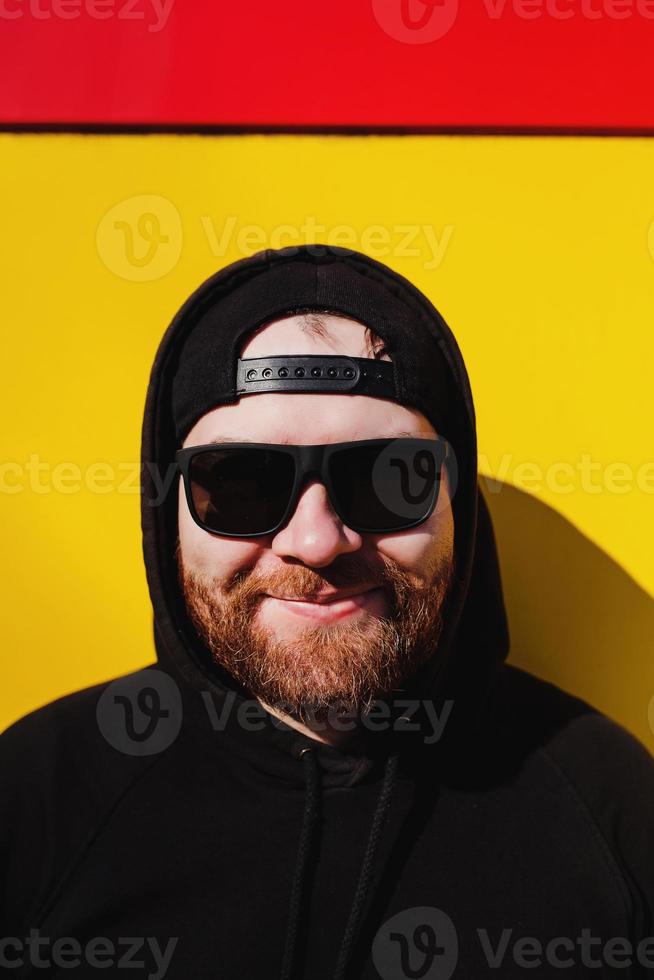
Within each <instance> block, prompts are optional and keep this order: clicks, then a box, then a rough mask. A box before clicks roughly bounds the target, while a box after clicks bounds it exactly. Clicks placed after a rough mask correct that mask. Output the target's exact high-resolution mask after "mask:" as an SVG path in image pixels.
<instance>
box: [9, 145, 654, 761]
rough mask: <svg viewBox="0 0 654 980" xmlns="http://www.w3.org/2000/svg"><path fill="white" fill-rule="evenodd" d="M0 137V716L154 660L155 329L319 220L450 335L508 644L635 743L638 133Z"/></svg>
mask: <svg viewBox="0 0 654 980" xmlns="http://www.w3.org/2000/svg"><path fill="white" fill-rule="evenodd" d="M0 159H1V161H2V167H1V168H0V185H1V192H2V198H1V200H2V225H3V235H2V236H0V250H1V255H0V262H1V270H2V297H3V303H2V317H3V320H4V323H3V328H2V334H3V357H2V360H3V365H4V367H3V378H2V386H1V387H0V399H1V400H2V405H1V411H2V418H3V426H2V432H3V448H2V453H1V458H2V461H3V463H2V486H3V492H1V493H0V503H1V506H2V534H3V541H4V554H3V562H2V569H1V573H0V574H1V575H2V614H3V616H2V618H3V663H2V683H1V684H0V725H2V726H4V725H5V724H8V723H9V722H11V721H12V720H14V719H15V718H17V717H19V716H20V715H22V714H24V713H25V712H27V711H28V710H30V709H32V708H35V707H37V706H38V705H40V704H43V703H44V702H46V701H48V700H51V699H52V698H54V697H57V696H59V695H61V694H64V693H67V692H69V691H72V690H75V689H77V688H80V687H84V686H87V685H89V684H92V683H96V682H98V681H102V680H105V679H107V678H110V677H112V676H115V675H117V674H120V673H123V672H126V671H128V670H131V669H133V668H137V667H139V666H141V665H144V664H146V663H149V662H151V661H152V659H153V656H154V654H153V647H152V641H151V626H150V607H149V600H148V596H147V590H146V584H145V575H144V571H143V568H142V558H141V545H140V527H139V497H138V490H137V485H136V483H135V480H134V477H135V475H136V470H137V465H138V458H139V438H140V424H141V415H142V410H143V401H144V396H145V389H146V384H147V378H148V372H149V369H150V365H151V362H152V358H153V356H154V352H155V350H156V347H157V344H158V341H159V338H160V336H161V333H162V331H163V329H164V328H165V326H166V325H167V323H168V321H169V319H170V317H171V316H172V314H173V313H174V311H175V310H176V309H177V307H178V305H179V304H180V303H181V302H182V301H183V300H184V299H185V298H186V296H187V295H188V294H189V292H190V291H191V290H192V289H193V288H194V287H195V286H196V285H197V284H198V283H199V282H200V281H201V280H202V279H204V278H205V277H206V276H207V275H208V274H210V273H211V272H213V271H214V270H216V269H217V268H219V267H221V266H223V265H224V264H226V263H227V262H230V261H232V260H234V259H236V258H239V257H241V256H242V255H245V254H250V253H251V252H253V251H257V250H258V249H259V248H261V247H263V246H265V245H273V246H278V245H285V244H293V243H297V242H298V241H300V240H303V241H307V240H308V241H312V240H313V241H315V240H319V241H320V240H322V241H324V240H329V241H332V242H334V243H336V244H345V245H348V244H349V245H352V246H354V247H357V248H361V249H362V250H363V251H367V252H369V253H370V254H371V255H373V256H375V257H378V258H380V259H381V260H382V261H386V262H388V264H389V265H391V266H392V267H394V268H395V269H397V270H398V271H399V272H402V273H403V274H404V275H406V276H408V277H409V278H410V279H412V280H413V281H414V282H415V283H416V284H417V285H418V286H420V287H421V288H422V289H423V290H424V291H425V292H426V293H427V294H428V295H429V296H430V297H431V298H432V299H433V300H434V302H435V303H436V305H437V306H438V307H439V308H440V309H441V311H442V312H443V314H444V315H445V317H446V318H447V319H448V321H449V322H450V324H451V326H452V327H453V329H454V332H455V334H456V335H457V337H458V338H459V341H460V344H461V347H462V350H463V354H464V356H465V358H466V361H467V364H468V367H469V371H470V375H471V380H472V385H473V391H474V393H475V399H476V406H477V414H478V426H479V441H480V467H481V470H482V472H484V473H486V474H491V475H492V476H494V477H495V478H496V480H495V481H490V482H488V483H487V484H486V486H485V492H486V496H487V499H488V501H489V503H490V506H491V509H492V513H493V516H494V519H495V522H496V528H497V534H498V538H499V539H500V554H501V560H502V566H503V572H504V575H505V587H506V592H507V600H508V606H509V613H510V620H511V627H512V634H513V641H514V649H513V652H512V655H511V659H512V660H513V661H514V662H516V663H519V664H521V665H523V666H526V667H527V668H529V669H532V670H533V671H534V672H535V673H537V674H539V675H540V676H543V677H546V678H549V679H552V680H554V681H555V682H556V683H559V684H560V685H562V686H563V687H565V688H567V689H569V690H571V691H573V692H575V693H578V694H580V695H581V696H583V697H586V698H588V699H590V700H591V701H592V702H593V703H595V704H596V705H597V706H598V707H600V708H602V709H604V710H606V711H607V712H608V713H610V714H612V715H613V716H614V717H615V718H617V719H618V720H619V721H621V722H622V723H623V724H625V725H626V726H627V727H629V728H630V729H631V730H632V731H634V732H635V733H637V734H638V735H639V736H640V738H641V739H643V741H645V742H646V743H647V744H648V745H649V747H650V748H651V749H654V734H653V732H652V728H651V727H650V720H649V718H648V713H649V715H650V716H651V721H652V725H654V705H653V706H652V708H651V709H650V699H651V698H652V696H653V695H654V657H653V656H652V654H653V653H654V600H653V596H654V560H653V559H652V539H653V536H654V445H653V440H652V418H653V413H652V378H653V377H654V336H653V329H654V318H653V316H652V312H653V307H654V303H653V299H654V225H653V224H652V222H653V221H654V182H653V181H652V173H653V172H654V142H652V141H647V140H640V139H599V138H598V139H596V138H592V139H570V138H557V139H541V138H539V139H530V138H495V137H493V138H490V137H489V138H487V137H482V138H466V137H408V138H395V137H356V138H342V137H286V136H284V137H279V136H271V137H264V136H254V137H215V138H206V137H194V136H188V137H173V136H139V137H116V136H106V137H105V136H102V137H100V136H49V135H48V136H32V135H22V136H19V135H10V134H6V135H2V136H0ZM139 222H140V225H139ZM282 226H289V227H286V228H284V227H282ZM316 226H318V227H317V228H316ZM319 226H323V227H322V228H321V227H319ZM139 228H140V232H141V233H142V234H139ZM314 228H315V229H316V230H315V231H312V229H314ZM144 236H145V237H144ZM276 236H277V237H276ZM164 239H165V240H164ZM30 463H31V471H30V469H28V465H29V464H30ZM62 464H69V465H67V466H65V465H62ZM93 464H101V466H100V467H98V466H95V468H93ZM525 464H530V466H531V469H529V466H528V467H526V468H525ZM37 466H39V467H40V471H38V472H37ZM102 467H104V469H102ZM102 477H104V482H103V480H102ZM498 481H499V482H498ZM15 487H18V490H17V492H13V490H12V488H15ZM103 487H104V492H100V490H101V489H102V488H103ZM65 491H67V492H65Z"/></svg>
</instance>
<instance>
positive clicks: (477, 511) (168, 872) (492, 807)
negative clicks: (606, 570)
mask: <svg viewBox="0 0 654 980" xmlns="http://www.w3.org/2000/svg"><path fill="white" fill-rule="evenodd" d="M142 462H143V470H142V473H143V491H144V492H143V498H142V525H143V547H144V557H145V564H146V570H147V576H148V584H149V588H150V594H151V598H152V603H153V608H154V635H155V643H156V650H157V658H158V663H157V665H156V667H150V668H146V669H144V670H142V671H137V672H135V673H134V674H131V675H129V676H127V677H124V678H119V679H118V680H116V681H113V682H112V683H110V684H104V685H98V686H96V687H94V688H91V689H88V690H85V691H80V692H77V693H76V694H73V695H70V696H68V697H66V698H63V699H60V700H59V701H57V702H54V703H53V704H51V705H49V706H47V707H45V708H42V709H40V710H39V711H36V712H34V713H32V714H31V715H29V716H28V717H26V718H24V719H22V720H21V721H20V722H18V723H17V724H16V725H14V726H12V728H10V729H9V730H8V732H6V733H5V735H4V736H3V739H2V740H1V743H0V744H2V765H3V775H2V786H3V790H4V801H3V810H4V814H3V837H2V848H3V850H2V860H3V874H4V897H3V908H2V935H3V936H4V937H8V940H9V942H8V943H6V944H5V946H4V947H0V949H1V951H2V955H3V956H4V958H5V965H6V964H7V963H8V964H9V965H10V966H11V965H16V964H17V963H18V961H19V960H20V961H21V963H22V964H23V968H27V970H28V972H29V970H34V971H36V970H37V969H38V966H36V965H34V954H35V947H38V948H37V950H36V952H37V955H38V956H41V958H42V960H46V959H47V962H48V964H49V968H50V970H51V971H52V973H51V974H50V975H59V974H61V975H63V974H64V972H66V973H67V975H70V970H71V969H73V968H74V967H78V968H79V969H81V971H82V975H83V976H87V975H88V976H92V975H94V973H92V972H91V968H92V967H93V968H95V967H98V966H102V968H105V969H107V970H112V972H110V973H107V975H114V974H113V970H115V971H117V970H118V969H120V968H121V966H125V967H127V966H132V967H133V968H134V963H135V962H136V963H140V967H138V968H139V969H140V970H141V972H142V974H143V975H149V976H157V977H160V976H164V975H166V976H168V977H175V978H184V980H187V978H192V977H198V978H206V977H210V976H211V977H221V978H225V980H231V978H237V977H238V978H243V977H246V978H272V977H281V978H291V977H293V978H299V977H304V978H311V980H320V978H327V977H330V978H332V977H333V978H341V980H342V978H346V977H353V978H354V977H364V978H373V977H382V978H383V980H387V978H388V980H391V978H392V980H396V978H409V977H423V978H424V977H427V978H435V977H438V978H439V980H443V978H447V977H450V976H457V977H463V978H471V977H475V978H480V977H495V976H501V977H502V978H515V977H523V976H524V975H525V971H529V970H531V972H532V974H533V973H535V974H536V975H539V976H558V975H559V972H558V971H560V970H563V969H567V970H568V971H570V972H569V975H573V976H575V977H578V976H586V975H588V976H594V977H602V976H612V975H613V974H614V972H615V970H616V969H620V970H621V976H624V977H636V976H648V975H652V971H653V970H654V917H653V909H654V842H653V837H654V763H653V762H652V759H651V757H650V756H649V754H648V753H647V752H646V750H645V749H644V748H643V747H642V746H641V745H640V743H638V742H637V741H636V739H634V738H633V737H632V736H631V735H629V734H628V733H627V732H626V731H625V730H624V729H622V728H621V727H620V726H618V725H617V724H615V723H614V722H612V721H610V720H609V719H607V718H606V717H604V716H602V715H601V714H600V713H598V712H597V711H595V710H594V709H593V708H592V707H590V706H589V705H587V704H585V703H584V702H582V701H580V700H579V699H577V698H574V697H572V696H570V695H568V694H566V693H564V692H563V691H561V690H560V689H558V688H557V687H555V686H553V685H551V684H548V683H545V682H544V681H541V680H538V679H537V678H535V677H532V676H530V675H529V674H527V673H525V672H523V671H520V670H518V669H516V668H514V667H509V666H507V665H506V664H505V659H506V655H507V652H508V633H507V628H506V621H505V613H504V607H503V600H502V593H501V586H500V577H499V571H498V564H497V558H496V552H495V545H494V540H493V535H492V530H491V525H490V519H489V516H488V512H487V510H486V507H485V504H484V501H483V497H482V496H481V495H480V493H479V490H478V485H477V472H476V437H475V417H474V409H473V403H472V397H471V394H470V389H469V384H468V379H467V374H466V371H465V366H464V363H463V359H462V357H461V354H460V351H459V349H458V346H457V344H456V341H455V340H454V338H453V336H452V334H451V332H450V331H449V329H448V327H447V326H446V324H445V323H444V321H443V319H442V318H441V317H440V315H439V314H438V313H437V311H436V310H435V309H434V308H433V306H432V305H431V304H430V303H429V301H428V300H427V299H426V297H425V296H423V295H422V294H421V293H420V292H419V291H418V290H417V289H415V288H414V287H413V286H412V285H411V284H410V283H408V282H407V281H406V280H405V279H403V278H402V277H400V276H399V275H397V274H396V273H394V272H392V271H391V270H390V269H388V268H387V267H385V266H383V265H381V264H380V263H378V262H375V261H373V260H371V259H369V258H367V257H366V256H364V255H361V254H358V253H356V252H352V251H350V250H343V249H336V248H327V247H316V246H306V247H304V248H299V249H298V248H291V249H285V250H281V251H277V252H275V251H267V252H263V253H259V254H258V255H255V256H253V257H252V258H249V259H246V260H243V261H241V262H238V263H235V264H234V265H232V266H230V267H228V268H227V269H224V270H222V271H221V272H220V273H218V274H217V275H215V276H213V277H212V278H211V279H209V280H208V281H207V282H206V283H204V284H203V285H202V286H201V287H200V288H199V289H198V290H197V291H196V292H195V293H194V294H193V295H192V296H191V297H190V299H189V300H188V301H187V302H186V304H185V305H184V306H183V307H182V309H181V310H180V311H179V313H178V314H177V316H176V317H175V319H174V320H173V323H172V324H171V326H170V328H169V330H168V332H167V333H166V335H165V336H164V338H163V340H162V343H161V345H160V348H159V351H158V353H157V356H156V359H155V363H154V366H153V369H152V374H151V378H150V384H149V389H148V397H147V402H146V407H145V416H144V423H143V448H142ZM537 560H538V556H537V555H534V561H537ZM57 943H59V946H57ZM66 943H67V944H68V945H65V944H66ZM129 943H131V947H129V949H127V947H128V946H129ZM48 957H49V959H48ZM66 957H68V960H67V961H66ZM121 957H123V958H126V959H125V962H122V961H121ZM130 959H131V962H130ZM73 961H74V962H73ZM25 964H27V967H25ZM85 970H86V972H84V971H85ZM555 971H556V972H555ZM116 975H122V973H121V974H116Z"/></svg>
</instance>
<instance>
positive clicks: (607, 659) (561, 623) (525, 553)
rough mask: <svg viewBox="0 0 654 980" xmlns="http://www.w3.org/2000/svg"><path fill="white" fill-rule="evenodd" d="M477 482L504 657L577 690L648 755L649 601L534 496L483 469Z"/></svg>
mask: <svg viewBox="0 0 654 980" xmlns="http://www.w3.org/2000/svg"><path fill="white" fill-rule="evenodd" d="M480 483H481V487H482V493H483V495H484V498H485V500H486V501H487V503H488V507H489V510H490V513H491V516H492V519H493V527H494V530H495V536H496V540H497V547H498V553H499V559H500V565H501V570H502V582H503V587H504V596H505V601H506V607H507V614H508V617H509V629H510V634H511V654H510V657H509V661H510V662H511V663H513V664H515V665H516V666H519V667H522V668H524V669H525V670H528V671H529V672H530V673H532V674H536V675H537V676H538V677H542V678H544V679H545V680H548V681H551V682H552V683H554V684H558V685H559V687H562V688H563V689H564V690H566V691H570V692H571V693H572V694H576V695H577V696H578V697H581V698H584V699H585V700H586V701H588V702H590V704H592V705H593V706H594V707H596V708H598V709H599V710H600V711H603V712H604V713H605V714H607V715H609V716H610V717H612V718H614V719H615V720H616V721H618V722H620V723H621V724H622V725H624V726H625V728H628V729H629V730H630V731H631V732H633V733H634V735H636V736H637V737H638V738H639V739H640V740H641V741H642V742H644V744H645V745H646V746H647V747H648V749H649V750H650V752H653V753H654V700H652V699H653V698H654V599H652V597H651V596H650V595H648V593H647V592H645V591H644V590H643V589H642V588H641V587H640V586H639V585H638V584H637V583H636V582H635V581H634V580H633V579H632V578H631V577H630V576H629V575H628V574H627V572H625V571H624V569H623V568H621V567H620V565H618V564H617V563H616V562H615V561H613V559H612V558H609V556H608V555H606V554H605V553H604V552H603V551H602V550H601V549H600V548H598V547H597V545H595V544H593V543H592V542H591V541H589V540H588V538H586V537H584V535H583V534H581V533H580V532H579V531H578V530H577V529H576V528H575V527H574V526H573V525H572V524H571V523H570V522H569V521H568V520H566V519H565V518H564V517H562V516H561V515H560V514H558V513H557V512H556V511H555V510H552V509H551V508H550V507H548V506H547V505H546V504H544V503H542V501H540V500H538V499H537V498H535V497H533V496H531V495H530V494H527V493H524V492H523V491H521V490H518V489H516V488H515V487H513V486H510V485H509V484H505V483H501V482H499V481H497V480H492V479H490V478H488V477H482V478H481V479H480ZM650 700H652V707H651V708H650ZM650 719H651V720H650Z"/></svg>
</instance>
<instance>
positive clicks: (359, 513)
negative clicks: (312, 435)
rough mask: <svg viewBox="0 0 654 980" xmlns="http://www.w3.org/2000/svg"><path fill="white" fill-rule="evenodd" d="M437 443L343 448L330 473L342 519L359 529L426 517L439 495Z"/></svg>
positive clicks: (398, 442) (416, 441)
mask: <svg viewBox="0 0 654 980" xmlns="http://www.w3.org/2000/svg"><path fill="white" fill-rule="evenodd" d="M442 458H443V452H442V449H441V446H440V444H439V443H438V442H431V441H429V440H424V439H423V440H419V439H389V440H386V441H383V442H379V443H375V444H373V445H370V446H361V447H357V448H352V449H342V450H338V451H337V452H335V453H334V454H333V455H332V456H331V461H330V476H331V481H332V486H333V490H334V494H335V496H336V499H337V502H338V507H339V509H340V512H341V516H342V518H343V520H345V523H346V524H349V525H350V526H351V527H354V528H356V529H358V530H360V531H373V532H374V531H377V532H381V531H394V530H401V529H402V528H406V527H411V526H413V525H415V524H418V523H419V522H420V521H422V520H425V519H426V518H427V517H428V516H429V514H430V513H431V512H432V510H433V508H434V506H435V504H436V500H437V499H438V489H439V479H440V468H441V462H442Z"/></svg>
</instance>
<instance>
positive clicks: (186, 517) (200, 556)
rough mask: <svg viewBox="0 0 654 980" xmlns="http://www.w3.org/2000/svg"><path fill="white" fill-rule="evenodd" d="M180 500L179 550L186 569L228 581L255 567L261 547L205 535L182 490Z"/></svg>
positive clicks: (206, 532) (213, 535)
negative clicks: (196, 521) (241, 571)
mask: <svg viewBox="0 0 654 980" xmlns="http://www.w3.org/2000/svg"><path fill="white" fill-rule="evenodd" d="M178 500H179V502H178V511H177V513H178V527H179V546H180V550H181V553H182V558H183V560H184V564H185V566H186V567H187V568H190V569H192V570H193V571H195V572H199V573H202V572H203V573H204V574H205V575H207V576H211V577H212V578H213V577H215V576H219V577H220V578H225V579H226V578H228V577H229V576H231V575H233V574H234V573H235V572H238V571H240V570H242V569H245V568H249V567H251V566H253V565H254V564H255V561H256V557H257V555H258V552H259V550H260V548H259V546H258V545H256V544H253V542H252V541H238V540H237V539H234V538H221V537H219V536H218V535H216V534H209V533H208V531H203V530H202V528H201V527H198V525H197V524H196V523H195V521H194V520H193V518H192V517H191V514H190V512H189V509H188V505H187V503H186V498H185V496H184V493H183V491H181V490H180V493H179V498H178Z"/></svg>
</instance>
